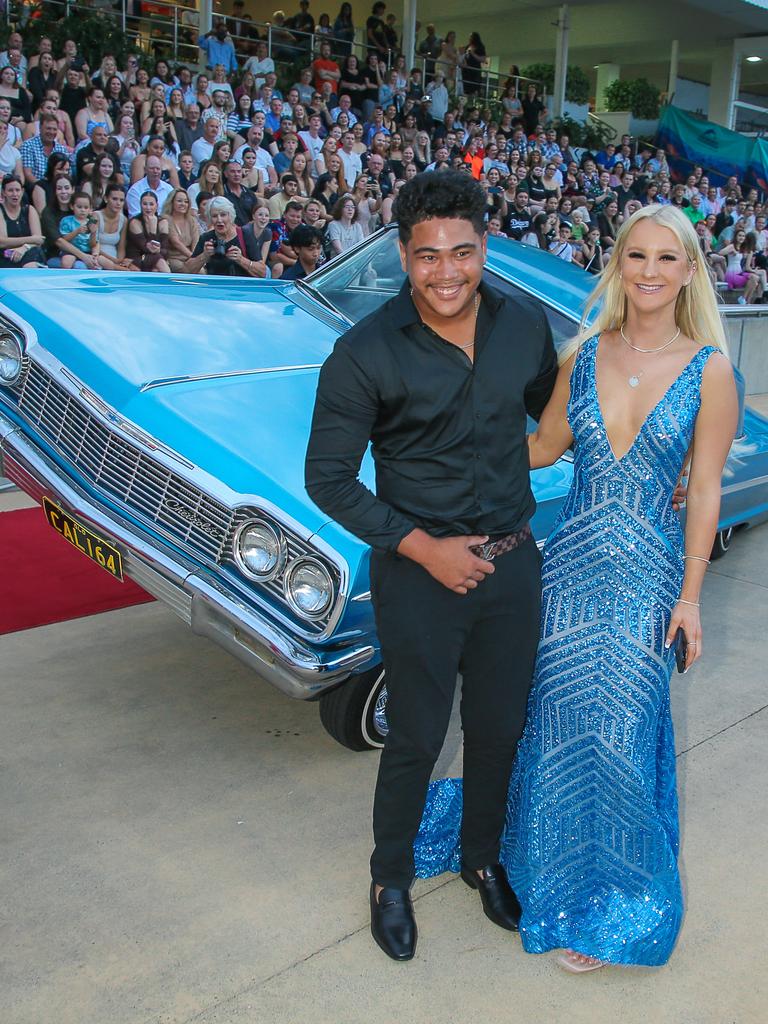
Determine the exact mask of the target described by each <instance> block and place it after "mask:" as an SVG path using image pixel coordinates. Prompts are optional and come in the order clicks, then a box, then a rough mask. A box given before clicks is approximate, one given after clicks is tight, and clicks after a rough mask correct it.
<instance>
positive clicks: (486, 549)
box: [478, 540, 496, 562]
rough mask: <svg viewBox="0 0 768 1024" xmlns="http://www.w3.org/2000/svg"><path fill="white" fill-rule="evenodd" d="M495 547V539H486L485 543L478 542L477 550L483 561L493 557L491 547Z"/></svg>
mask: <svg viewBox="0 0 768 1024" xmlns="http://www.w3.org/2000/svg"><path fill="white" fill-rule="evenodd" d="M495 547H496V541H492V540H487V541H486V542H485V544H480V545H479V547H478V550H479V552H480V555H479V557H480V558H482V559H483V561H485V562H488V561H490V560H491V558H492V557H493V549H494V548H495Z"/></svg>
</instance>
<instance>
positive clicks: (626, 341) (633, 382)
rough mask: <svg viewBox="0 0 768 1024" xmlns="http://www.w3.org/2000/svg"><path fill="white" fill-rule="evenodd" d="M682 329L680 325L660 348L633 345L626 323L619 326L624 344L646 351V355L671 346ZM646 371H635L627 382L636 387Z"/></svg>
mask: <svg viewBox="0 0 768 1024" xmlns="http://www.w3.org/2000/svg"><path fill="white" fill-rule="evenodd" d="M680 331H681V328H680V327H678V328H677V330H676V331H675V333H674V335H673V336H672V337H671V338H670V339H669V341H667V342H665V343H664V344H663V345H660V346H659V348H640V347H639V346H637V345H633V344H632V342H631V341H630V340H629V338H628V337H627V336H626V334H625V333H624V324H622V325H621V326H620V327H619V334H620V335H621V337H622V341H623V342H624V344H625V345H628V346H629V348H631V349H633V350H634V351H635V352H644V353H645V354H646V355H648V354H650V353H653V352H663V351H664V349H665V348H669V346H670V345H671V344H672V342H673V341H677V339H678V338H679V337H680ZM644 373H645V370H640V372H639V373H633V374H632V375H631V376H630V377H628V378H627V384H629V386H630V387H631V388H636V387H637V386H638V384H639V383H640V378H641V377H642V376H643V374H644Z"/></svg>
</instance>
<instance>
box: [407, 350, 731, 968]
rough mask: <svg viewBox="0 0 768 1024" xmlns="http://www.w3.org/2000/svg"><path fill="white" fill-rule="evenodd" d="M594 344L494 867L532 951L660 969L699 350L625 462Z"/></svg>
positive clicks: (428, 847) (452, 824)
mask: <svg viewBox="0 0 768 1024" xmlns="http://www.w3.org/2000/svg"><path fill="white" fill-rule="evenodd" d="M596 351H597V338H592V339H591V340H590V341H588V342H586V343H585V344H584V345H583V346H582V348H581V350H580V352H579V355H578V357H577V359H576V363H575V366H574V369H573V373H572V376H571V397H570V401H569V403H568V421H569V423H570V425H571V429H572V431H573V436H574V440H575V445H574V476H573V483H572V485H571V489H570V491H569V493H568V495H567V497H566V500H565V503H564V505H563V508H562V510H561V512H560V514H559V516H558V519H557V521H556V523H555V526H554V529H553V531H552V533H551V534H550V536H549V538H548V539H547V542H546V545H545V547H544V562H543V566H542V618H541V640H540V646H539V653H538V658H537V662H536V671H535V676H534V682H533V686H532V689H531V695H530V699H529V705H528V715H527V720H526V726H525V731H524V734H523V737H522V739H521V741H520V747H519V750H518V755H517V758H516V761H515V767H514V770H513V773H512V779H511V782H510V789H509V804H508V812H507V824H506V830H505V833H504V836H503V837H502V851H501V860H502V863H503V864H504V866H505V868H506V870H507V873H508V876H509V879H510V882H511V883H512V886H513V888H514V889H515V892H516V893H517V895H518V897H519V899H520V902H521V905H522V908H523V916H522V919H521V922H520V934H521V938H522V942H523V946H524V948H525V949H526V950H527V951H528V952H529V953H543V952H545V951H546V950H549V949H558V948H572V949H576V950H578V951H579V952H581V953H585V954H587V955H589V956H594V957H598V958H599V959H601V960H606V961H610V962H612V963H619V964H643V965H646V966H658V965H660V964H663V963H665V962H666V960H667V959H668V958H669V955H670V953H671V952H672V948H673V946H674V944H675V940H676V938H677V934H678V931H679V929H680V924H681V921H682V916H683V902H682V893H681V889H680V877H679V874H678V868H677V853H678V839H679V830H678V814H677V792H676V782H675V748H674V736H673V731H672V719H671V715H670V703H669V679H670V674H671V671H672V668H673V661H674V659H673V654H672V652H671V651H665V649H664V639H665V636H666V630H667V626H668V623H669V617H670V614H671V610H672V607H673V605H674V603H675V601H676V599H677V597H678V595H679V593H680V585H681V583H682V577H683V560H682V554H683V536H682V530H681V526H680V522H679V520H678V517H677V514H676V513H675V512H674V510H673V509H672V493H673V491H674V488H675V484H676V482H677V479H678V476H679V474H680V471H681V469H682V466H683V462H684V459H685V456H686V453H687V452H688V449H689V447H690V444H691V440H692V437H693V429H694V425H695V420H696V414H697V412H698V409H699V403H700V390H701V376H702V372H703V370H704V366H705V364H706V361H707V359H708V358H709V356H710V355H711V353H712V352H714V351H716V349H714V348H713V347H705V348H702V349H700V350H699V351H698V352H697V353H696V354H695V355H694V357H693V358H692V360H691V361H690V363H689V364H688V365H687V367H686V368H685V369H684V370H683V372H682V373H681V374H680V376H679V377H678V378H677V379H676V380H675V381H674V383H673V384H672V385H671V387H670V388H669V390H668V391H667V392H666V394H665V395H664V397H663V398H662V399H661V401H660V402H659V403H658V405H657V406H656V407H655V408H654V409H653V410H652V411H651V412H650V413H649V415H648V417H647V418H646V420H645V422H644V424H643V426H642V428H641V430H640V433H639V434H638V436H637V437H636V438H635V441H634V443H633V445H632V447H631V448H630V449H629V451H628V452H627V453H626V454H625V455H623V456H622V458H620V459H617V458H616V455H615V453H614V452H613V450H612V448H611V445H610V443H609V440H608V436H607V433H606V430H605V426H604V423H603V417H602V413H601V410H600V404H599V401H598V397H597V388H596V384H595V357H596ZM460 818H461V780H459V779H442V780H440V781H438V782H434V783H432V784H431V786H430V791H429V796H428V799H427V805H426V808H425V812H424V818H423V821H422V825H421V829H420V831H419V835H418V837H417V839H416V843H415V854H416V870H417V874H418V875H419V876H420V877H429V876H431V875H434V874H438V873H440V872H442V871H456V870H458V868H459V864H460V857H461V852H460V849H459V842H458V835H459V824H460Z"/></svg>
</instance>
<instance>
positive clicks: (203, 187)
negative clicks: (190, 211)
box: [187, 160, 224, 206]
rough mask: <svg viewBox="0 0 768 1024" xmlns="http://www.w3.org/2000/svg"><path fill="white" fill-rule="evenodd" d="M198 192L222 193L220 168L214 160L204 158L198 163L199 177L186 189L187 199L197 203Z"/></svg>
mask: <svg viewBox="0 0 768 1024" xmlns="http://www.w3.org/2000/svg"><path fill="white" fill-rule="evenodd" d="M199 192H210V193H211V194H212V195H214V196H223V195H224V185H223V183H222V179H221V168H220V167H219V165H218V164H217V163H216V162H215V161H214V160H206V161H205V162H204V163H202V164H200V177H199V178H198V179H197V181H196V182H195V183H194V184H193V185H190V186H189V188H188V189H187V195H188V196H189V201H190V202H191V203H193V204H195V206H196V205H197V196H198V193H199Z"/></svg>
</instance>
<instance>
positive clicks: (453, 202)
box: [392, 171, 486, 245]
mask: <svg viewBox="0 0 768 1024" xmlns="http://www.w3.org/2000/svg"><path fill="white" fill-rule="evenodd" d="M485 210H486V201H485V193H484V192H483V190H482V188H481V187H480V185H479V184H478V183H477V182H476V181H475V179H474V178H473V177H471V176H470V175H469V174H466V173H465V172H462V171H440V172H439V173H437V172H435V171H426V172H424V173H422V174H417V175H416V176H415V177H414V178H411V180H410V181H408V182H406V184H405V185H403V187H402V188H401V189H400V192H399V193H398V196H397V199H396V200H395V202H394V205H393V207H392V216H393V217H394V219H395V220H396V221H397V227H398V233H399V235H400V241H401V242H402V243H403V245H407V244H408V242H410V240H411V234H412V233H413V227H414V224H421V222H422V221H425V220H432V219H433V218H435V217H442V218H446V219H448V220H468V221H470V222H471V224H472V227H473V228H474V229H475V231H476V232H477V234H478V235H483V234H485Z"/></svg>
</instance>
